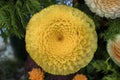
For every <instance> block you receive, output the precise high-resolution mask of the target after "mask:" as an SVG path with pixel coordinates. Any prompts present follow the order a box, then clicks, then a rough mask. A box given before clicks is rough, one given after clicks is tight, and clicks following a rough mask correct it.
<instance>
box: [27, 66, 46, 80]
mask: <svg viewBox="0 0 120 80" xmlns="http://www.w3.org/2000/svg"><path fill="white" fill-rule="evenodd" d="M43 77H44V75H43V72H42V71H41V70H40V69H38V68H33V69H32V71H30V72H29V79H30V80H43Z"/></svg>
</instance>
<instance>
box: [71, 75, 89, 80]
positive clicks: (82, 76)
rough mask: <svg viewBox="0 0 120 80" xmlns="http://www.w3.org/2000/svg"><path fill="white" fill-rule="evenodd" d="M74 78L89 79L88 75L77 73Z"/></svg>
mask: <svg viewBox="0 0 120 80" xmlns="http://www.w3.org/2000/svg"><path fill="white" fill-rule="evenodd" d="M73 80H87V77H86V76H85V75H83V74H77V75H76V76H75V77H74V78H73Z"/></svg>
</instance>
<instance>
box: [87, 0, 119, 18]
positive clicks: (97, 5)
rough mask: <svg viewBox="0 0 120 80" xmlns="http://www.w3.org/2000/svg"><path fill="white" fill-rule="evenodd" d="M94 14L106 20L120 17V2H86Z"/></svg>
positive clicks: (95, 0) (98, 0)
mask: <svg viewBox="0 0 120 80" xmlns="http://www.w3.org/2000/svg"><path fill="white" fill-rule="evenodd" d="M85 2H86V4H87V5H88V7H89V8H90V10H91V11H92V12H95V13H96V14H97V15H99V16H101V17H106V18H112V19H115V18H117V17H120V0H85Z"/></svg>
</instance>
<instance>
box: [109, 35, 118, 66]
mask: <svg viewBox="0 0 120 80" xmlns="http://www.w3.org/2000/svg"><path fill="white" fill-rule="evenodd" d="M107 51H108V53H109V55H110V57H111V58H112V60H113V61H114V62H115V63H116V64H117V65H118V66H119V67H120V35H117V36H116V37H115V39H114V40H111V39H110V40H108V43H107Z"/></svg>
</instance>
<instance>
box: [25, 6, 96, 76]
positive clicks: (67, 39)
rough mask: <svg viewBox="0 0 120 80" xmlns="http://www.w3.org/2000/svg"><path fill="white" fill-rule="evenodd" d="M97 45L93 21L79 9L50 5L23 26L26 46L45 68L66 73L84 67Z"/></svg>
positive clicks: (37, 61) (55, 72) (58, 72)
mask: <svg viewBox="0 0 120 80" xmlns="http://www.w3.org/2000/svg"><path fill="white" fill-rule="evenodd" d="M96 48H97V35H96V31H95V25H94V23H93V21H92V20H91V19H90V18H89V17H88V16H87V15H86V14H84V13H83V12H81V11H79V10H78V9H75V8H72V7H68V6H65V5H53V6H50V7H48V8H45V9H43V10H42V11H41V12H39V13H36V14H35V15H34V16H33V17H32V18H31V20H30V21H29V23H28V25H27V29H26V49H27V51H28V53H29V54H30V56H31V57H32V58H33V60H34V61H35V62H36V63H37V64H38V65H39V66H41V67H42V68H43V70H44V71H46V72H48V73H51V74H56V75H67V74H71V73H75V72H77V71H78V70H80V69H81V68H83V67H85V66H86V65H87V64H88V63H89V62H90V61H91V59H92V58H93V55H94V53H95V51H96Z"/></svg>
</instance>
